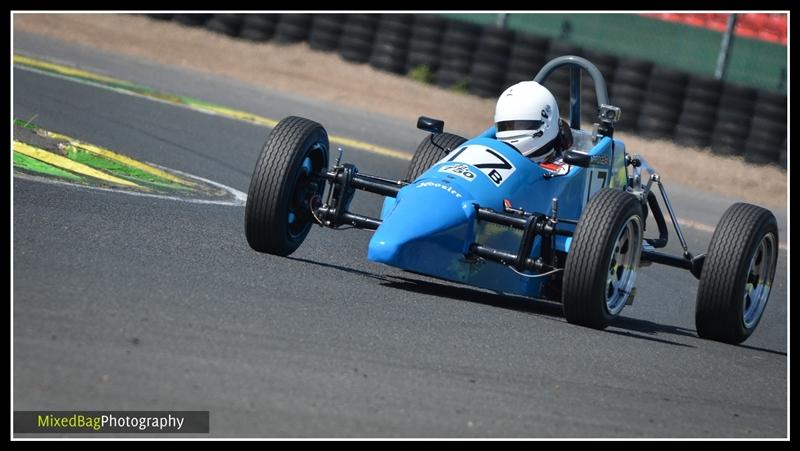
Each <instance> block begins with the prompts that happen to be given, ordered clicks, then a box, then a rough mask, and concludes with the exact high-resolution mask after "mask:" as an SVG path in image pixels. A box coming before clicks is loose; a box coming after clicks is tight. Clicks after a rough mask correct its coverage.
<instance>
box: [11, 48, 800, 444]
mask: <svg viewBox="0 0 800 451" xmlns="http://www.w3.org/2000/svg"><path fill="white" fill-rule="evenodd" d="M14 46H15V49H14V50H15V51H17V52H25V53H26V54H28V55H31V56H36V57H39V58H43V59H50V60H53V61H62V62H66V63H69V64H72V65H75V66H78V67H82V68H85V69H89V70H95V71H101V72H103V73H105V74H106V75H111V76H114V77H118V78H122V79H125V80H129V81H133V82H137V83H141V84H145V85H148V86H151V87H154V88H157V89H163V90H166V91H168V92H174V93H181V94H185V95H192V96H195V97H198V98H201V99H206V100H210V101H214V102H218V103H222V104H224V105H227V106H231V107H237V108H241V109H245V110H248V111H253V112H256V113H258V114H263V115H265V116H268V117H272V118H276V119H280V118H281V117H284V116H288V115H290V114H298V115H302V116H306V117H309V118H311V119H315V120H317V121H319V122H321V123H323V124H324V125H325V126H326V127H327V129H328V131H329V133H331V134H339V135H342V136H348V137H351V138H355V139H360V140H363V141H366V142H370V143H374V144H378V145H384V146H390V147H392V148H396V149H408V150H409V151H412V150H413V149H414V148H415V147H416V144H417V143H418V141H419V140H420V139H421V138H422V137H423V136H424V135H423V133H422V132H420V131H418V130H415V129H414V127H413V126H414V124H405V123H398V122H397V121H396V120H393V119H391V118H388V117H382V116H379V115H375V114H366V113H363V112H359V111H355V110H348V109H347V108H343V107H340V106H335V105H329V104H320V103H317V102H315V101H314V100H313V93H309V95H308V96H307V97H298V96H293V95H288V94H285V93H276V92H272V91H269V90H264V89H260V88H255V87H251V86H244V85H242V84H240V83H238V82H234V81H231V80H226V79H221V78H216V77H213V76H210V75H206V74H198V73H193V72H187V71H183V70H177V69H174V68H167V67H161V66H155V65H152V64H150V63H145V62H141V61H135V60H131V59H126V58H121V57H118V56H115V55H108V54H103V53H99V52H96V51H93V50H88V49H84V48H80V47H77V46H72V45H66V44H62V43H58V42H53V41H49V40H46V39H44V38H40V37H37V36H35V35H26V34H22V33H16V34H15V41H14ZM13 76H14V84H13V92H14V99H13V107H14V116H15V117H17V118H23V119H28V118H31V117H34V116H35V118H36V119H35V122H36V123H37V124H38V125H40V126H42V127H44V128H46V129H49V130H54V131H58V132H61V133H65V134H69V135H70V136H75V137H77V138H79V139H81V140H84V141H87V142H90V143H94V144H97V145H102V146H105V147H108V148H110V149H113V150H115V151H117V152H120V153H123V154H125V155H129V156H131V157H134V158H137V159H139V160H142V161H148V162H153V163H157V164H159V165H162V166H165V167H169V168H172V169H177V170H180V171H184V172H187V173H190V174H194V175H196V176H200V177H204V178H207V179H210V180H213V181H215V182H218V183H222V184H225V185H228V186H230V187H233V188H235V189H238V190H240V191H245V192H246V191H247V187H248V184H249V180H250V175H251V171H252V168H253V165H254V163H255V160H256V157H257V156H258V152H259V150H260V146H261V144H262V143H263V141H264V139H265V137H266V136H267V134H268V133H269V129H267V128H265V127H260V126H256V125H253V124H248V123H244V122H241V121H236V120H231V119H226V118H220V117H215V116H212V115H208V114H203V113H199V112H196V111H191V110H188V109H185V108H180V107H176V106H173V105H168V104H164V103H159V102H153V101H151V100H148V99H143V98H138V97H133V96H129V95H124V94H120V93H117V92H113V91H109V90H104V89H100V88H97V87H92V86H87V85H84V84H80V83H76V82H74V81H69V80H64V79H60V78H56V77H52V76H47V75H42V74H37V73H34V72H31V71H28V70H22V69H14V71H13ZM420 113H421V114H424V112H420ZM445 119H446V118H445ZM345 160H347V161H350V162H353V163H355V164H356V165H357V166H358V167H359V169H360V171H361V172H365V173H370V174H376V175H382V176H386V177H401V176H402V175H403V174H404V172H405V167H406V164H407V162H406V161H401V160H398V159H393V158H387V157H383V156H380V155H376V154H374V153H370V152H366V151H363V150H359V149H356V148H353V149H346V150H345ZM667 183H668V181H667ZM670 188H671V193H672V195H673V203H674V206H675V208H676V210H677V212H678V214H679V215H681V216H682V217H685V218H686V219H689V220H691V221H695V222H697V223H700V224H710V225H714V224H715V223H716V220H717V219H718V218H719V216H720V215H721V214H722V212H723V211H724V209H725V208H727V206H728V205H729V204H730V202H732V201H733V200H732V199H724V198H720V197H719V196H711V195H708V194H705V193H698V192H694V191H692V190H691V189H688V188H684V187H675V186H670ZM379 202H380V199H379V198H378V197H376V196H371V195H359V196H357V198H356V200H355V201H354V209H355V210H356V211H359V212H362V213H365V214H371V215H377V213H378V211H379V205H380V204H379ZM773 211H775V213H776V216H777V217H778V220H779V224H780V227H781V241H782V242H785V241H786V211H785V209H773ZM243 217H244V209H243V208H242V207H234V206H222V205H203V204H194V203H186V202H180V201H174V200H166V199H154V198H145V197H136V196H132V195H126V194H120V193H112V192H102V191H95V190H91V189H85V188H78V187H71V186H64V185H54V184H49V183H42V182H37V181H31V180H25V179H21V178H19V177H15V178H14V181H13V226H14V229H13V264H14V268H13V295H14V303H13V319H14V324H13V326H14V329H13V336H14V344H13V352H14V354H13V363H14V369H13V376H14V379H13V401H14V409H15V410H44V409H48V410H74V409H82V410H106V409H108V410H209V411H210V412H211V436H242V437H276V436H279V437H356V436H365V437H374V436H380V437H429V436H434V437H644V436H647V437H786V436H787V434H788V432H787V427H788V421H787V420H788V418H787V363H788V362H787V360H788V358H787V350H788V340H787V269H786V264H787V259H786V249H785V247H783V248H782V249H781V254H780V257H779V266H778V272H777V275H776V278H775V284H774V287H773V292H772V295H771V299H770V302H769V305H768V306H767V309H766V312H765V315H764V318H763V319H762V321H761V324H760V325H759V328H758V330H757V331H756V332H755V334H754V335H753V336H752V337H751V338H750V339H749V340H748V341H746V342H745V344H744V345H742V346H730V345H725V344H721V343H716V342H711V341H705V340H701V339H699V338H697V336H696V332H695V328H694V300H695V294H696V288H697V281H696V280H695V279H694V278H693V277H692V276H691V275H690V274H689V273H685V272H683V271H680V270H677V269H671V268H666V267H660V266H657V265H653V266H651V267H649V268H644V269H643V270H642V272H641V273H640V276H639V277H640V278H639V283H638V285H639V289H638V294H637V298H636V301H635V303H634V305H633V306H629V307H627V308H626V309H625V310H624V311H623V314H622V318H620V319H619V320H618V321H617V322H616V323H615V324H614V325H613V326H612V327H609V328H608V329H607V330H606V331H602V332H601V331H595V330H591V329H586V328H582V327H577V326H573V325H570V324H568V323H566V321H565V320H564V319H563V317H562V316H561V308H560V305H558V304H551V303H545V302H537V301H529V300H522V299H509V298H506V297H502V296H499V295H496V294H492V293H489V292H486V291H482V290H475V289H471V288H469V287H465V286H459V285H456V284H450V283H447V282H441V281H436V280H433V279H429V278H426V277H422V276H417V275H413V274H410V273H407V272H403V271H400V270H396V269H394V268H391V267H387V266H383V265H379V264H375V263H371V262H369V261H367V260H366V256H365V254H366V245H367V242H368V240H369V237H370V233H369V232H365V231H358V230H347V231H332V230H328V229H320V228H315V229H314V230H313V231H312V233H311V234H310V235H309V238H308V239H307V241H306V242H305V243H304V244H303V246H301V248H300V249H299V250H298V251H297V252H296V253H295V254H293V255H292V256H291V257H288V258H279V257H274V256H270V255H263V254H258V253H256V252H254V251H252V250H251V249H250V248H249V246H248V245H247V242H246V240H245V238H244V227H243ZM685 233H686V235H687V239H688V241H689V246H690V249H692V250H694V251H695V252H702V251H703V250H704V249H705V248H706V246H707V244H708V241H709V239H710V236H711V235H710V233H709V232H708V231H707V230H705V229H704V228H703V227H694V228H687V229H686V230H685ZM673 239H674V236H673ZM674 241H677V240H674ZM672 249H675V247H674V246H673V247H672Z"/></svg>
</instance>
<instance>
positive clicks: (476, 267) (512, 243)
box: [245, 56, 778, 343]
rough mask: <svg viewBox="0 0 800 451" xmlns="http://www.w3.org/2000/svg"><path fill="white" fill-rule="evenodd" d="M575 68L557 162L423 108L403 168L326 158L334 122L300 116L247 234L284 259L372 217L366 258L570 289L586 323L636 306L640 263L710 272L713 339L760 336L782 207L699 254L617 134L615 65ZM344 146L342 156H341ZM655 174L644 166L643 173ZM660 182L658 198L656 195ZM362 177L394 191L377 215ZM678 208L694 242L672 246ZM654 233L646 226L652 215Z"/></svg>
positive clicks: (571, 60)
mask: <svg viewBox="0 0 800 451" xmlns="http://www.w3.org/2000/svg"><path fill="white" fill-rule="evenodd" d="M558 68H565V69H568V70H569V72H570V103H569V105H570V111H569V123H568V127H569V129H570V131H571V134H572V140H571V146H570V147H569V148H568V149H565V150H564V152H563V155H562V159H563V161H562V162H561V163H562V164H561V165H560V166H559V167H558V168H557V169H555V170H554V169H553V168H545V167H543V166H542V165H540V164H537V163H535V162H533V161H531V160H530V159H529V158H526V157H525V156H523V155H522V154H521V153H520V152H518V151H517V150H516V149H515V148H514V147H512V146H511V145H508V144H507V143H506V142H503V141H501V140H499V139H497V137H496V133H497V130H496V126H495V125H492V126H491V127H489V128H488V129H486V130H485V131H484V132H482V133H480V134H479V135H477V136H475V137H473V138H472V139H465V138H462V137H460V136H457V135H453V134H449V133H445V132H443V128H444V123H443V122H442V121H440V120H437V119H431V118H427V117H424V116H423V117H420V118H419V121H418V123H417V127H418V128H420V129H422V130H425V131H427V132H429V133H430V134H429V135H428V136H426V137H425V138H424V139H423V141H422V142H421V143H420V145H419V147H418V148H417V150H416V153H415V154H414V156H413V159H412V160H411V163H410V167H409V170H408V175H407V176H406V178H405V180H387V179H384V178H381V177H376V176H372V175H365V174H361V173H359V172H358V169H357V168H356V167H355V166H354V165H352V164H342V163H341V162H340V161H339V160H338V159H337V161H336V163H335V164H334V165H333V167H330V168H329V142H328V135H327V133H326V131H325V129H324V128H323V127H322V126H321V125H320V124H318V123H316V122H313V121H311V120H308V119H304V118H301V117H295V116H292V117H287V118H285V119H283V120H282V121H280V122H279V123H278V125H277V126H276V127H275V128H274V129H273V130H272V131H271V133H270V135H269V137H268V139H267V141H266V143H265V144H264V147H263V150H262V151H261V154H260V156H259V157H258V161H257V163H256V167H255V170H254V172H253V176H252V180H251V182H250V188H249V192H248V197H247V205H246V209H245V234H246V237H247V241H248V243H249V244H250V246H251V247H252V248H253V249H255V250H256V251H259V252H266V253H269V254H274V255H280V256H287V255H289V254H291V253H292V252H294V251H295V250H296V249H297V248H298V246H300V244H301V243H302V242H303V240H304V239H305V237H306V236H307V234H308V233H309V230H310V229H311V227H312V225H314V224H319V225H321V226H324V227H330V228H334V229H335V228H339V227H342V226H345V225H347V226H352V227H357V228H362V229H369V230H374V235H373V236H372V238H371V240H370V242H369V248H368V251H367V258H368V259H369V260H371V261H374V262H380V263H384V264H387V265H391V266H394V267H397V268H402V269H404V270H408V271H411V272H415V273H420V274H425V275H428V276H432V277H435V278H440V279H445V280H449V281H455V282H461V283H464V284H467V285H471V286H475V287H481V288H485V289H489V290H493V291H496V292H500V293H506V294H514V295H519V296H524V297H529V298H535V299H543V300H549V301H555V302H560V303H561V304H562V305H563V312H564V316H565V317H566V319H567V321H569V322H570V323H574V324H579V325H583V326H588V327H592V328H597V329H603V328H605V327H606V326H608V325H609V324H610V322H611V321H612V320H613V319H614V318H615V317H616V316H618V315H619V314H620V312H621V311H622V309H623V308H624V307H625V306H626V305H629V304H631V302H632V301H633V298H634V296H635V293H636V278H637V277H636V276H637V273H638V271H639V268H640V267H643V266H646V265H649V264H652V263H659V264H664V265H668V266H672V267H676V268H682V269H685V270H688V271H690V272H691V273H692V274H693V275H694V276H695V277H696V278H698V279H699V287H698V291H697V306H696V315H695V318H696V327H697V333H698V334H699V336H700V337H703V338H708V339H712V340H718V341H722V342H727V343H740V342H742V341H744V340H745V339H747V337H749V336H750V335H751V334H752V333H753V331H754V330H755V328H756V326H757V325H758V323H759V320H760V319H761V317H762V315H763V312H764V307H765V306H766V304H767V300H768V298H769V294H770V287H771V285H772V281H773V278H774V275H775V268H776V264H777V257H778V228H777V222H776V220H775V217H774V215H773V214H772V213H771V212H770V211H768V210H766V209H764V208H761V207H758V206H755V205H750V204H745V203H737V204H734V205H732V206H731V207H730V208H729V209H728V210H727V211H726V212H725V213H724V214H723V216H722V218H721V219H720V221H719V223H718V225H717V228H716V230H715V231H714V234H713V236H712V238H711V242H710V245H709V249H708V252H707V253H705V254H699V255H693V254H692V253H691V252H689V249H688V247H687V244H686V240H685V239H684V236H683V234H682V232H681V228H680V225H679V223H678V220H677V218H676V216H675V212H674V210H673V208H672V206H671V204H670V201H669V197H668V196H667V192H666V190H665V188H664V185H663V184H662V180H661V177H660V176H659V174H658V173H657V172H656V171H655V170H654V169H653V168H652V167H651V166H650V165H648V163H647V162H646V161H645V159H644V158H642V157H641V156H638V155H632V154H630V153H628V152H627V150H626V148H625V144H624V143H623V142H622V141H620V140H618V139H616V138H614V124H615V123H616V122H617V121H618V120H619V117H620V114H621V112H620V110H619V108H616V107H614V106H613V105H612V104H611V103H610V102H609V98H608V92H607V88H606V83H605V80H604V79H603V75H602V74H601V73H600V71H599V70H598V69H597V67H596V66H595V65H594V64H592V63H591V62H589V61H588V60H586V59H584V58H581V57H577V56H561V57H558V58H555V59H553V60H551V61H549V62H548V63H547V64H546V65H545V66H544V67H543V68H542V69H541V70H540V71H539V73H538V74H537V75H536V77H535V78H534V81H536V82H539V83H543V82H544V81H545V80H546V79H547V77H548V76H549V75H550V74H551V73H552V72H553V71H554V70H556V69H558ZM582 71H585V72H587V73H588V75H589V76H590V77H591V78H592V80H593V82H594V86H595V91H596V97H597V104H598V117H597V118H598V121H597V123H595V124H593V126H592V128H591V130H582V129H581V124H580V117H581V115H580V105H581V102H580V93H581V89H580V84H581V74H582ZM339 155H340V157H341V153H340V154H339ZM643 175H646V178H643ZM654 185H657V186H658V191H659V192H660V195H661V200H659V199H658V197H657V196H656V193H655V189H654ZM356 190H363V191H368V192H372V193H376V194H379V195H382V196H385V198H384V203H383V207H382V210H381V213H380V217H379V218H370V217H366V216H363V215H359V214H357V213H354V212H352V211H350V203H351V200H352V199H353V196H354V193H355V191H356ZM659 202H661V204H663V207H664V210H666V212H667V215H668V217H669V220H670V222H671V223H672V226H673V227H674V229H675V232H676V234H677V237H678V239H679V240H680V244H681V247H682V249H683V254H682V255H668V254H666V253H662V252H659V251H657V249H659V248H663V247H665V246H666V245H667V240H668V226H667V220H666V219H665V215H664V213H663V210H662V205H661V204H660V203H659ZM649 215H652V217H653V219H654V222H655V224H656V226H657V229H658V231H657V232H658V233H657V236H656V237H651V238H648V237H645V229H646V224H647V217H648V216H649Z"/></svg>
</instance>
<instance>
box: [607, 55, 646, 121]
mask: <svg viewBox="0 0 800 451" xmlns="http://www.w3.org/2000/svg"><path fill="white" fill-rule="evenodd" d="M652 70H653V64H652V63H651V62H649V61H644V60H640V59H637V58H620V59H619V61H618V63H617V70H616V71H615V72H614V78H613V80H614V81H613V83H612V84H611V89H610V91H611V92H610V93H609V96H610V99H609V100H610V101H611V103H612V104H613V105H615V106H618V107H619V108H620V109H621V110H622V115H621V116H620V120H619V122H618V123H617V128H619V129H620V130H621V131H625V132H636V131H637V127H636V125H637V122H638V119H639V116H640V113H641V108H642V101H643V100H644V95H645V90H646V88H647V82H648V80H649V79H650V72H652Z"/></svg>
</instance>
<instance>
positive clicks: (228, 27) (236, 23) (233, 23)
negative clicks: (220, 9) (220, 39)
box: [205, 14, 244, 37]
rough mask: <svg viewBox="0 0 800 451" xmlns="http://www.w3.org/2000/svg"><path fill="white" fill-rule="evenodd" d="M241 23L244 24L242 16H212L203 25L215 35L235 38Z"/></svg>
mask: <svg viewBox="0 0 800 451" xmlns="http://www.w3.org/2000/svg"><path fill="white" fill-rule="evenodd" d="M242 22H244V15H243V14H214V15H213V16H212V17H211V18H210V19H208V21H207V22H206V23H205V27H206V28H207V29H209V30H211V31H213V32H216V33H221V34H224V35H227V36H231V37H237V36H239V30H240V29H241V27H242Z"/></svg>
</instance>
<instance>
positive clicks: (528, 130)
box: [494, 81, 559, 162]
mask: <svg viewBox="0 0 800 451" xmlns="http://www.w3.org/2000/svg"><path fill="white" fill-rule="evenodd" d="M558 121H559V115H558V104H557V103H556V99H555V97H553V94H551V93H550V91H549V90H548V89H547V88H545V87H544V86H542V85H540V84H539V83H537V82H535V81H523V82H520V83H517V84H515V85H514V86H511V87H509V88H508V89H506V90H505V91H503V93H502V94H501V95H500V98H499V99H497V109H496V110H495V113H494V122H495V126H496V127H497V132H496V135H495V136H497V139H499V140H501V141H503V142H505V143H507V144H509V145H511V146H512V147H514V148H515V149H517V150H518V151H519V152H520V153H521V154H522V155H525V156H526V157H530V158H532V159H533V160H534V161H536V162H540V161H544V160H545V159H546V158H547V157H549V156H550V155H552V154H553V152H554V151H555V140H556V138H557V137H558Z"/></svg>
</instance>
